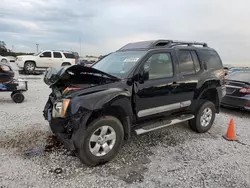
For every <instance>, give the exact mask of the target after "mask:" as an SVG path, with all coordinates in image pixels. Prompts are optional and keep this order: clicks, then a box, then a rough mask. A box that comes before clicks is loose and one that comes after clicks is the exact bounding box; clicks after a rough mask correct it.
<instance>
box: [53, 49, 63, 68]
mask: <svg viewBox="0 0 250 188" xmlns="http://www.w3.org/2000/svg"><path fill="white" fill-rule="evenodd" d="M62 63H63V56H62V53H61V52H53V65H52V66H53V67H60V66H61V65H62Z"/></svg>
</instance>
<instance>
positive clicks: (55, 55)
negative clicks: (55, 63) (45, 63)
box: [53, 52, 62, 58]
mask: <svg viewBox="0 0 250 188" xmlns="http://www.w3.org/2000/svg"><path fill="white" fill-rule="evenodd" d="M53 55H54V58H62V54H61V53H60V52H53Z"/></svg>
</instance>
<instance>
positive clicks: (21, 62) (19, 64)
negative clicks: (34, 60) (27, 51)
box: [16, 60, 24, 69]
mask: <svg viewBox="0 0 250 188" xmlns="http://www.w3.org/2000/svg"><path fill="white" fill-rule="evenodd" d="M16 65H17V66H18V68H21V69H22V68H23V67H24V61H18V60H17V61H16Z"/></svg>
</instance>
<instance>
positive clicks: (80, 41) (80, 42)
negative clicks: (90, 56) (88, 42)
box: [79, 36, 82, 56]
mask: <svg viewBox="0 0 250 188" xmlns="http://www.w3.org/2000/svg"><path fill="white" fill-rule="evenodd" d="M79 44H80V56H81V55H82V40H81V36H79Z"/></svg>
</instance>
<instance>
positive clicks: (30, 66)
mask: <svg viewBox="0 0 250 188" xmlns="http://www.w3.org/2000/svg"><path fill="white" fill-rule="evenodd" d="M35 68H36V65H35V63H34V62H26V63H25V64H24V70H25V72H28V73H30V72H33V71H34V70H35Z"/></svg>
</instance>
